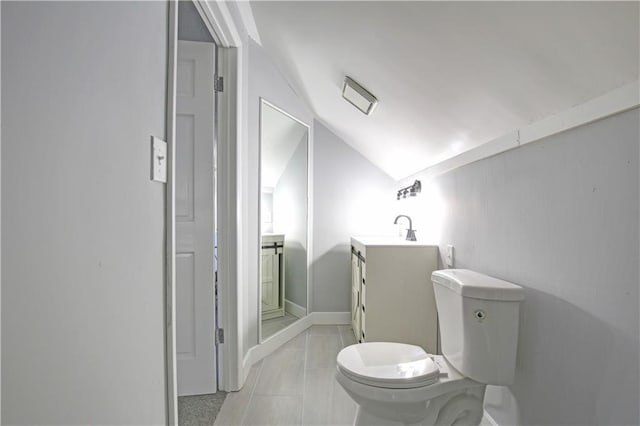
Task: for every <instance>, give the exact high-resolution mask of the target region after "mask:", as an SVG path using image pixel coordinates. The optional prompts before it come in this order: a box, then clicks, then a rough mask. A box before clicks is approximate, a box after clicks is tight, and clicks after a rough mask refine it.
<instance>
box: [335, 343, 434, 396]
mask: <svg viewBox="0 0 640 426" xmlns="http://www.w3.org/2000/svg"><path fill="white" fill-rule="evenodd" d="M337 365H338V369H339V370H340V371H341V372H342V373H343V374H344V375H345V376H347V377H349V378H350V379H351V380H353V381H355V382H358V383H362V384H365V385H369V386H375V387H380V388H388V389H411V388H419V387H423V386H428V385H431V384H433V383H435V382H437V381H438V378H439V377H440V369H439V368H438V365H437V364H436V363H435V362H434V361H433V359H432V358H431V356H429V354H427V353H426V352H425V351H424V350H423V349H422V348H421V347H419V346H415V345H407V344H404V343H391V342H367V343H361V344H357V345H351V346H348V347H346V348H344V349H342V350H341V351H340V353H339V354H338V357H337Z"/></svg>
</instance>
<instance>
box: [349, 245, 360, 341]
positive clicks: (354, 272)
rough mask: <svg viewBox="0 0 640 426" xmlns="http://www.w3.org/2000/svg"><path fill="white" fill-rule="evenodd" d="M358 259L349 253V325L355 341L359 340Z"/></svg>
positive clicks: (355, 255) (354, 254)
mask: <svg viewBox="0 0 640 426" xmlns="http://www.w3.org/2000/svg"><path fill="white" fill-rule="evenodd" d="M361 276H362V275H361V270H360V260H359V259H358V255H357V254H356V253H351V327H352V328H353V334H354V335H355V337H356V342H360V333H361V332H360V315H361V310H360V281H361Z"/></svg>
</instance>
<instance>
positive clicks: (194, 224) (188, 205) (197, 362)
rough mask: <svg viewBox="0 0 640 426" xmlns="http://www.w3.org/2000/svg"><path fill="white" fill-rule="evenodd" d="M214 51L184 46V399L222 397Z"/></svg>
mask: <svg viewBox="0 0 640 426" xmlns="http://www.w3.org/2000/svg"><path fill="white" fill-rule="evenodd" d="M214 49H215V47H214V45H213V44H212V43H198V42H189V41H179V42H178V72H177V105H176V107H177V109H176V111H177V112H176V189H175V202H176V355H177V357H176V358H177V367H178V371H177V375H178V395H200V394H207V393H214V392H216V388H217V385H216V352H215V311H214V310H215V294H214V285H215V282H214V253H213V246H214V220H215V217H214V207H213V206H214V203H213V196H214V188H215V186H214V146H213V144H214V137H213V136H214V133H213V132H214V129H213V123H214V104H215V102H214V99H215V98H214V96H215V94H214V90H213V89H214V88H213V80H214V70H215V68H214Z"/></svg>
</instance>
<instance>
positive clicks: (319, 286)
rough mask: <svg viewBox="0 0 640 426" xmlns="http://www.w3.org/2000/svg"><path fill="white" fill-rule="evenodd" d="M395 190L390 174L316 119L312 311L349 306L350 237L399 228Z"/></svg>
mask: <svg viewBox="0 0 640 426" xmlns="http://www.w3.org/2000/svg"><path fill="white" fill-rule="evenodd" d="M395 190H396V184H395V182H394V180H393V179H391V177H389V176H388V175H386V174H385V173H384V172H382V171H381V170H380V169H378V168H377V167H376V166H374V165H373V164H371V163H370V162H369V161H368V160H367V159H366V158H364V157H363V156H362V155H360V154H359V153H358V152H356V151H355V150H354V149H353V148H351V147H350V146H349V145H347V144H346V143H344V141H343V140H342V139H340V138H339V137H338V136H336V135H335V134H333V133H332V132H331V131H330V130H329V129H327V128H326V127H325V126H324V125H323V124H321V123H319V122H317V121H316V122H315V125H314V152H313V197H314V198H313V252H312V253H313V259H312V262H313V263H312V265H311V274H312V277H313V278H312V282H313V295H312V301H313V311H318V312H348V311H350V309H351V308H350V300H351V290H350V289H351V284H350V282H351V272H350V270H351V269H350V268H351V263H350V250H351V242H350V237H351V236H352V235H381V234H386V233H388V232H389V230H390V229H395V228H393V226H392V224H393V219H394V216H393V210H392V208H393V206H394V204H393V201H394V200H395Z"/></svg>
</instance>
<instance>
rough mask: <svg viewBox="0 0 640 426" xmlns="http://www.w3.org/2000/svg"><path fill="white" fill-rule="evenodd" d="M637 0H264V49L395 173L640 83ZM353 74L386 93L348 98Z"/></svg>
mask: <svg viewBox="0 0 640 426" xmlns="http://www.w3.org/2000/svg"><path fill="white" fill-rule="evenodd" d="M638 5H639V4H638V3H637V2H621V3H617V2H426V1H425V2H421V1H411V2H401V1H393V2H381V1H373V2H367V1H339V2H327V1H321V2H312V1H284V2H270V1H258V2H252V3H251V11H252V13H253V17H254V19H255V24H256V27H257V30H258V32H259V38H260V40H261V43H262V45H263V47H264V48H265V49H266V50H267V52H268V53H269V54H270V55H271V56H272V57H273V59H274V60H275V61H276V62H277V63H278V65H279V66H280V67H281V69H282V71H283V72H284V73H285V74H286V75H287V76H288V77H289V78H290V79H291V80H292V83H293V84H294V86H296V87H297V88H298V90H299V91H300V94H301V96H303V97H304V98H305V99H306V101H307V102H308V103H309V105H310V106H311V107H312V108H313V110H314V112H315V113H316V115H317V116H318V117H319V119H320V120H321V121H322V122H324V123H325V124H326V125H327V126H328V127H329V128H331V129H332V130H333V131H334V132H335V133H336V134H337V135H338V136H340V137H341V138H342V139H343V140H344V141H345V142H346V143H348V144H350V145H351V146H352V147H353V148H355V149H356V150H358V151H359V152H360V153H362V154H363V155H364V156H365V157H366V158H368V159H369V160H370V161H372V162H373V163H374V164H376V165H377V166H378V167H380V168H381V169H382V170H384V171H385V172H386V173H387V174H389V175H390V176H391V177H393V178H395V179H400V178H403V177H405V176H407V175H409V174H412V173H414V172H417V171H419V170H422V169H424V168H426V167H428V166H430V165H433V164H436V163H438V162H440V161H442V160H444V159H447V158H450V157H452V156H455V155H457V154H459V153H460V152H463V151H465V150H468V149H471V148H473V147H476V146H478V145H480V144H483V143H485V142H488V141H490V140H491V139H494V138H496V137H499V136H502V135H503V134H505V133H507V132H509V131H512V130H514V129H516V128H518V127H521V126H524V125H526V124H528V123H531V122H533V121H536V120H538V119H541V118H543V117H546V116H549V115H552V114H554V113H557V112H560V111H563V110H565V109H568V108H570V107H572V106H574V105H576V104H579V103H582V102H585V101H587V100H589V99H592V98H594V97H597V96H599V95H602V94H604V93H606V92H608V91H611V90H613V89H615V88H617V87H620V86H622V85H624V84H627V83H630V82H632V81H635V80H638V67H639V65H638V63H639V34H638V32H639V28H638V27H639V18H638V17H639V9H638ZM345 76H350V77H352V78H353V79H355V80H356V81H358V82H359V83H360V84H362V85H363V86H364V87H366V88H367V89H368V90H369V91H371V92H372V93H373V94H374V95H375V96H376V97H377V98H378V99H379V101H380V104H379V105H378V107H377V109H376V110H375V111H374V113H373V114H372V115H370V116H365V115H363V114H362V113H361V112H359V111H358V110H356V109H355V108H354V107H353V106H351V105H350V104H348V103H347V102H346V101H345V100H343V99H342V97H341V88H342V82H343V81H344V77H345Z"/></svg>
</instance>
